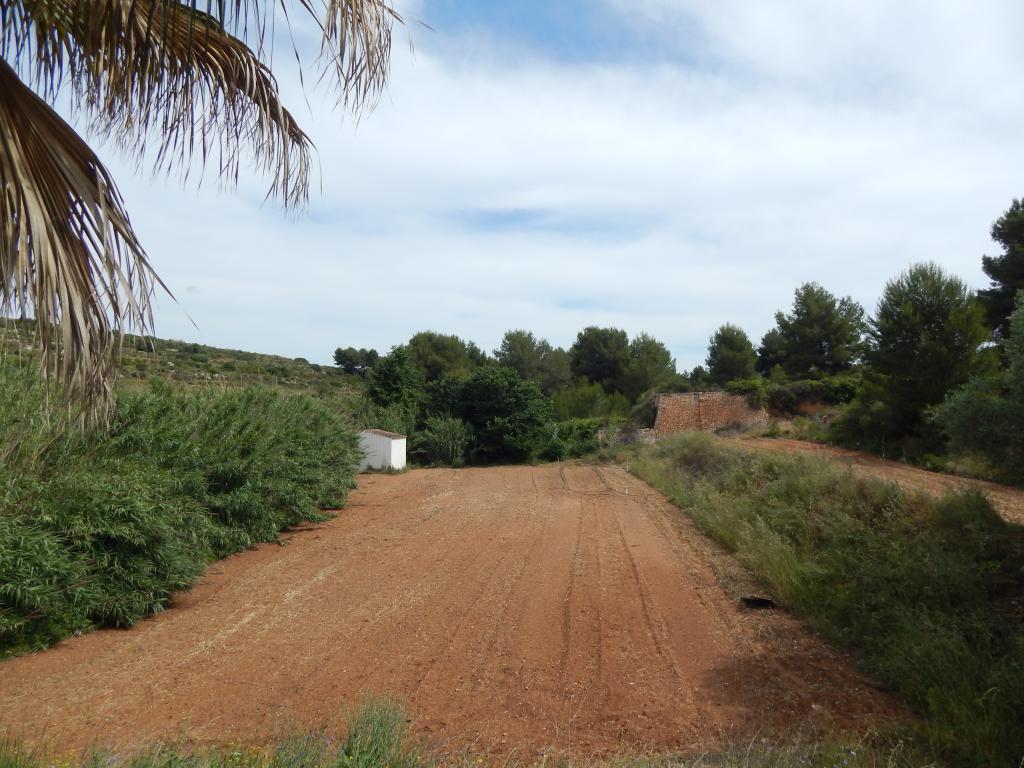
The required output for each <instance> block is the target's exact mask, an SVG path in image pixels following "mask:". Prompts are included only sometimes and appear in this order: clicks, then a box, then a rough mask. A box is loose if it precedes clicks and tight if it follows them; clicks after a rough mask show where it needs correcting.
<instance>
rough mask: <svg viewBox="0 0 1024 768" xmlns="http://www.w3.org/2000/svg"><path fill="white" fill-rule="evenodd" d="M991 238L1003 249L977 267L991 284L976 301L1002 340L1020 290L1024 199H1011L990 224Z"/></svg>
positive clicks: (1022, 286)
mask: <svg viewBox="0 0 1024 768" xmlns="http://www.w3.org/2000/svg"><path fill="white" fill-rule="evenodd" d="M992 239H993V240H995V241H996V242H997V243H999V245H1001V246H1002V247H1003V252H1002V254H1000V255H999V256H982V257H981V268H982V270H983V271H984V272H985V274H986V275H988V276H989V278H990V279H991V281H992V282H991V285H990V286H989V288H987V289H985V290H981V291H978V299H979V300H980V301H981V304H982V306H983V307H984V310H985V316H986V319H987V321H988V324H989V326H990V327H991V328H994V329H995V334H996V336H997V338H1005V337H1006V336H1007V335H1008V334H1009V333H1011V329H1010V315H1011V314H1012V313H1013V310H1014V298H1015V297H1016V295H1017V292H1018V291H1020V290H1021V289H1024V200H1014V201H1013V202H1012V203H1011V204H1010V207H1009V208H1008V209H1007V210H1006V211H1005V212H1004V213H1003V215H1002V216H1000V217H999V218H998V219H997V220H996V222H995V223H994V224H993V225H992Z"/></svg>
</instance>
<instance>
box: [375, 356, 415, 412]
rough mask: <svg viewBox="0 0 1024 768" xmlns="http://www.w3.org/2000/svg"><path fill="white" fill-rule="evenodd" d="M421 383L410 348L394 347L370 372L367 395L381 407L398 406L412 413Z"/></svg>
mask: <svg viewBox="0 0 1024 768" xmlns="http://www.w3.org/2000/svg"><path fill="white" fill-rule="evenodd" d="M419 381H420V378H419V372H418V371H417V370H416V366H415V365H413V363H412V360H411V359H410V357H409V350H408V348H406V347H404V346H398V347H394V348H392V350H391V351H390V352H388V354H386V355H384V357H382V358H380V360H378V361H377V364H376V365H375V366H374V367H373V370H372V371H371V372H370V381H369V385H368V386H367V395H369V397H370V399H371V400H372V401H373V402H374V403H375V404H377V405H379V406H381V407H384V408H387V407H390V406H398V407H400V408H403V409H405V410H407V411H412V410H413V409H415V408H416V399H417V397H418V395H419Z"/></svg>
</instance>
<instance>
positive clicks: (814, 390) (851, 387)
mask: <svg viewBox="0 0 1024 768" xmlns="http://www.w3.org/2000/svg"><path fill="white" fill-rule="evenodd" d="M859 383H860V376H859V375H858V374H856V373H844V374H837V375H836V376H826V377H823V378H821V379H806V380H801V381H789V382H783V383H776V382H772V381H771V380H770V379H763V378H752V379H738V380H736V381H731V382H729V383H728V384H727V385H726V387H725V388H726V391H728V392H731V393H732V394H734V395H745V396H746V397H747V400H748V401H749V402H750V404H751V405H752V406H754V407H764V408H767V409H768V410H769V411H771V412H772V413H777V414H785V415H790V416H792V415H795V414H797V413H799V412H800V408H801V406H803V405H807V404H825V405H839V404H842V403H848V402H850V400H852V399H853V397H854V395H855V394H856V393H857V387H858V385H859Z"/></svg>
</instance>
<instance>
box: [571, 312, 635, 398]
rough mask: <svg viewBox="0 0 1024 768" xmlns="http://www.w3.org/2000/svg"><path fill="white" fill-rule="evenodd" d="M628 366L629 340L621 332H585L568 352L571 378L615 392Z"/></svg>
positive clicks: (605, 329) (607, 329)
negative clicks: (593, 383) (586, 381)
mask: <svg viewBox="0 0 1024 768" xmlns="http://www.w3.org/2000/svg"><path fill="white" fill-rule="evenodd" d="M628 366H629V337H628V336H627V335H626V332H625V331H620V330H619V329H618V328H597V327H595V326H590V327H588V328H584V329H583V330H582V331H580V332H579V334H578V335H577V336H576V342H575V343H574V344H573V345H572V346H571V347H570V348H569V368H570V370H571V371H572V375H573V376H576V377H579V378H585V379H587V380H588V381H592V382H595V383H597V384H600V385H601V386H602V387H604V389H605V391H606V392H614V391H616V390H617V389H618V388H619V387H620V386H621V382H622V377H623V374H624V373H625V372H626V368H627V367H628Z"/></svg>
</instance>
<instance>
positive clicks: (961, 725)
mask: <svg viewBox="0 0 1024 768" xmlns="http://www.w3.org/2000/svg"><path fill="white" fill-rule="evenodd" d="M632 467H633V469H634V471H636V472H637V473H638V474H639V475H640V476H641V477H643V478H644V479H646V480H648V481H649V482H651V483H652V484H654V485H655V486H657V487H658V488H660V489H661V490H662V491H664V492H665V493H666V494H667V495H669V496H670V497H671V498H672V499H673V500H674V501H676V502H677V503H678V504H679V505H680V506H682V507H683V508H684V509H685V510H686V511H687V512H688V514H690V515H691V516H692V517H693V518H694V520H695V521H696V522H697V523H698V525H699V526H700V527H701V528H702V529H703V530H704V531H705V532H707V533H708V534H710V535H711V536H713V537H714V538H715V539H716V540H718V541H719V542H721V543H722V544H724V545H725V546H727V547H728V548H729V549H731V550H732V551H734V552H735V553H736V554H737V556H738V557H739V558H740V559H741V560H742V561H743V562H744V563H745V564H746V565H747V566H748V567H749V568H750V569H751V570H752V571H753V572H754V573H756V574H757V575H758V576H759V577H760V578H761V579H762V580H763V581H764V582H765V583H766V585H767V586H768V587H769V588H770V589H771V590H772V591H773V592H774V593H775V595H776V596H777V597H778V598H779V600H780V601H781V602H782V603H783V604H784V605H786V606H787V607H789V608H791V609H792V610H793V611H794V612H795V613H797V614H799V615H801V616H803V617H804V618H805V619H806V620H807V621H808V622H809V623H810V625H811V626H812V627H813V628H814V629H815V630H817V631H818V632H820V633H821V634H822V635H823V636H824V637H825V638H826V639H827V640H829V641H830V642H832V643H835V644H837V645H839V646H841V647H844V648H848V649H851V650H853V651H855V652H856V653H857V654H858V656H859V657H860V659H861V660H862V662H863V665H864V667H865V669H866V670H867V671H868V672H869V673H870V674H872V675H874V676H876V677H878V678H880V679H881V680H882V681H883V682H885V683H887V684H888V685H890V686H892V687H893V688H894V689H895V690H896V691H898V692H899V693H900V694H901V695H902V696H903V697H904V698H905V699H906V701H907V702H908V703H909V704H910V705H911V706H912V707H914V708H915V709H916V710H917V711H918V712H920V713H921V714H922V715H923V716H924V721H925V722H924V723H923V725H922V726H921V727H922V731H923V739H924V741H925V743H926V744H927V745H928V747H930V749H931V750H933V751H934V752H935V753H936V754H937V755H939V756H941V757H942V758H943V759H944V760H947V761H948V762H949V763H951V764H955V765H965V766H966V765H973V766H1004V765H1018V764H1019V763H1020V761H1021V758H1022V757H1024V729H1022V728H1021V727H1020V725H1021V723H1024V612H1022V610H1021V606H1020V602H1019V600H1020V595H1021V594H1022V593H1024V537H1022V531H1021V529H1020V528H1018V527H1014V526H1011V525H1009V524H1007V523H1005V522H1004V521H1003V520H1001V519H1000V518H999V517H998V516H997V515H996V513H995V512H994V511H993V509H992V507H991V506H990V505H989V503H988V502H987V501H986V499H985V498H984V497H983V496H981V494H979V493H977V492H974V493H967V494H960V495H951V496H947V497H946V498H944V499H939V500H936V499H932V498H930V497H908V496H906V495H905V494H903V493H902V492H901V491H900V490H899V489H898V488H897V487H896V486H894V485H889V484H886V483H883V482H880V481H876V480H869V479H859V478H856V477H854V476H853V474H852V473H851V472H850V471H849V470H848V469H843V468H839V467H837V466H835V465H834V464H829V463H827V462H826V461H823V460H820V459H815V458H811V457H790V456H781V455H774V454H752V453H747V452H744V451H742V450H739V449H736V448H731V447H727V446H726V445H724V444H722V443H721V442H719V441H716V440H715V439H714V438H710V437H708V436H706V435H698V436H690V437H684V438H680V439H674V440H670V441H663V442H661V443H659V444H658V445H657V446H652V447H650V448H646V449H644V450H642V451H641V452H640V454H639V457H638V458H637V459H636V460H635V461H634V462H633V463H632Z"/></svg>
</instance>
